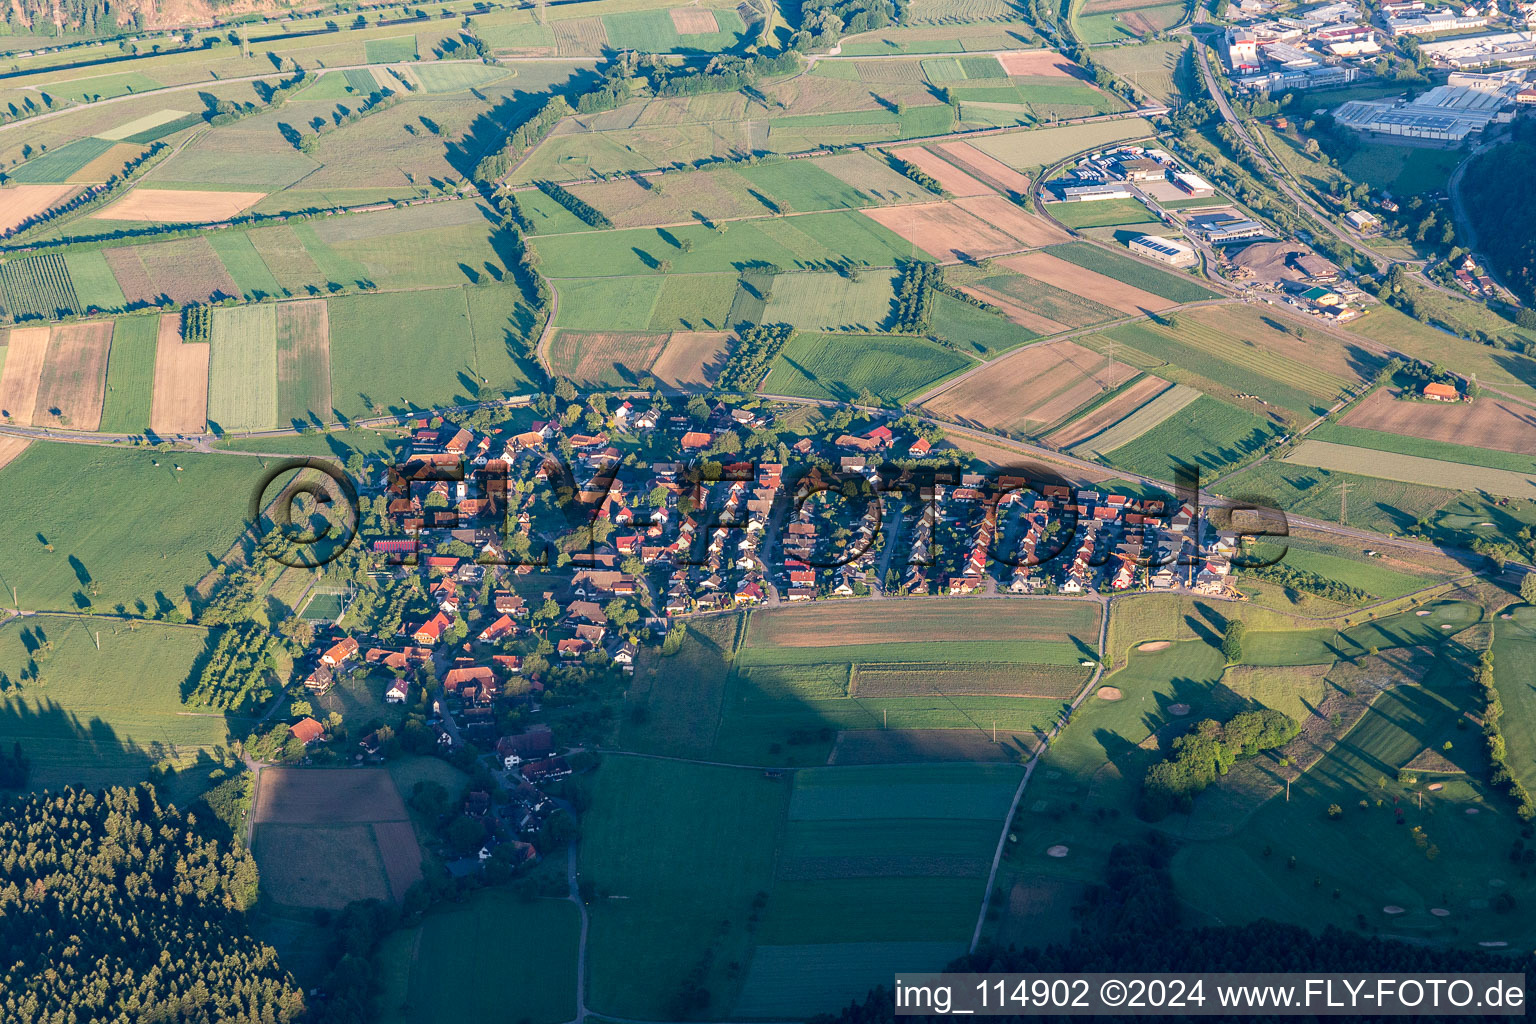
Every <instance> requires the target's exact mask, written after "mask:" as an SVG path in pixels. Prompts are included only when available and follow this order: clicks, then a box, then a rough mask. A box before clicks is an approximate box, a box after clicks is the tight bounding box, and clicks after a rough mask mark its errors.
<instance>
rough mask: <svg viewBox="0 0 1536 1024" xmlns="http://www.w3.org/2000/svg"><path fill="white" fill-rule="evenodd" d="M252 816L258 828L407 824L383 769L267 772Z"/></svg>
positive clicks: (263, 777) (404, 812) (263, 775)
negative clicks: (271, 826) (378, 822)
mask: <svg viewBox="0 0 1536 1024" xmlns="http://www.w3.org/2000/svg"><path fill="white" fill-rule="evenodd" d="M252 813H253V814H254V816H255V820H256V823H257V824H264V823H267V822H275V823H281V824H285V825H342V824H350V823H354V822H363V821H407V820H409V816H408V815H407V814H406V811H405V804H404V803H403V802H402V801H401V799H400V792H399V790H397V789H396V788H395V782H394V780H393V779H391V778H390V777H389V773H388V772H386V771H384V770H383V769H381V768H365V769H360V770H357V769H347V770H344V771H343V770H340V769H328V768H268V769H265V770H264V771H263V772H262V773H261V784H260V785H259V786H258V787H257V791H256V806H255V807H254V808H253V810H252Z"/></svg>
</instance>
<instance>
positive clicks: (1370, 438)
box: [1307, 421, 1536, 473]
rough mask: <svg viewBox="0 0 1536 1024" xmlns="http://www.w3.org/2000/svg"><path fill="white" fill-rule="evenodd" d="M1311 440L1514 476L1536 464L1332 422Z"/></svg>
mask: <svg viewBox="0 0 1536 1024" xmlns="http://www.w3.org/2000/svg"><path fill="white" fill-rule="evenodd" d="M1307 437H1308V438H1310V439H1312V440H1314V441H1331V442H1333V443H1335V444H1347V445H1351V446H1353V447H1356V448H1374V449H1375V450H1377V451H1383V452H1395V453H1397V454H1399V455H1412V456H1416V457H1418V458H1421V459H1437V460H1439V461H1441V462H1459V463H1463V464H1465V465H1468V466H1484V467H1486V468H1488V469H1503V470H1508V471H1509V472H1512V473H1528V472H1530V471H1531V469H1532V467H1533V464H1536V463H1533V461H1532V459H1531V457H1530V456H1529V455H1517V454H1516V453H1514V452H1505V451H1499V450H1497V449H1494V448H1473V447H1472V446H1470V445H1463V444H1454V443H1452V442H1449V441H1431V440H1429V439H1427V438H1422V437H1409V436H1406V435H1403V434H1389V433H1387V432H1386V431H1382V430H1369V429H1367V428H1365V427H1350V426H1346V425H1344V424H1342V423H1337V422H1332V421H1330V422H1328V423H1322V424H1319V425H1318V426H1317V427H1315V428H1313V429H1312V430H1309V431H1308V432H1307Z"/></svg>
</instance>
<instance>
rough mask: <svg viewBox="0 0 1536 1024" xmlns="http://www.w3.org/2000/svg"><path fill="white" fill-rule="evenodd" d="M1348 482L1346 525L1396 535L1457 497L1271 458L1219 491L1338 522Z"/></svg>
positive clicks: (1419, 486) (1452, 493)
mask: <svg viewBox="0 0 1536 1024" xmlns="http://www.w3.org/2000/svg"><path fill="white" fill-rule="evenodd" d="M1346 482H1347V483H1348V485H1349V495H1348V514H1349V525H1350V526H1358V527H1362V528H1364V529H1369V530H1383V531H1386V532H1389V533H1400V532H1402V531H1403V529H1405V528H1406V527H1408V526H1410V525H1412V524H1413V523H1414V522H1415V521H1417V520H1418V519H1420V518H1427V517H1430V516H1433V515H1434V514H1435V512H1436V511H1438V510H1439V509H1441V508H1443V507H1444V506H1446V505H1447V504H1448V503H1449V502H1451V501H1452V500H1453V499H1455V498H1456V496H1457V494H1456V492H1455V491H1452V490H1447V489H1446V488H1444V487H1432V486H1426V485H1422V484H1405V483H1399V482H1398V481H1395V480H1382V479H1379V478H1376V477H1369V476H1360V475H1359V474H1355V473H1338V472H1333V471H1331V470H1324V469H1313V468H1311V467H1307V466H1298V465H1293V464H1291V463H1285V462H1275V461H1273V460H1271V461H1269V462H1265V463H1263V464H1262V465H1258V466H1254V467H1252V468H1250V469H1246V470H1244V471H1243V472H1241V473H1239V474H1237V475H1236V476H1234V477H1232V478H1231V479H1230V480H1225V481H1223V482H1222V485H1221V491H1222V493H1224V494H1233V495H1253V496H1260V497H1262V499H1263V503H1264V504H1266V505H1268V506H1269V507H1271V508H1283V509H1285V510H1286V511H1287V512H1288V513H1291V514H1294V515H1298V516H1307V517H1310V518H1315V519H1326V520H1328V521H1330V522H1335V523H1336V522H1338V521H1339V517H1340V514H1341V512H1342V511H1343V509H1342V501H1341V499H1342V498H1343V493H1342V487H1343V485H1344V484H1345V483H1346ZM1515 528H1516V529H1518V527H1515Z"/></svg>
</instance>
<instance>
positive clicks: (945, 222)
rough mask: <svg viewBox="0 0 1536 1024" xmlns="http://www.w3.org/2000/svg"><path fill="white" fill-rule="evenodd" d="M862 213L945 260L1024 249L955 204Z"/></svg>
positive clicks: (911, 206)
mask: <svg viewBox="0 0 1536 1024" xmlns="http://www.w3.org/2000/svg"><path fill="white" fill-rule="evenodd" d="M1004 202H1006V200H1004ZM859 212H860V213H862V214H864V216H866V217H868V218H869V219H870V220H872V221H874V222H875V223H877V224H879V225H880V226H881V227H884V228H889V229H890V230H891V231H894V232H896V234H898V235H900V236H901V237H902V238H904V239H906V240H907V241H909V242H911V243H912V244H913V245H915V246H917V247H918V248H919V249H922V250H923V251H924V252H926V253H929V254H930V255H932V256H936V257H938V258H939V259H941V260H963V259H967V258H980V257H983V256H990V255H996V254H998V253H1004V252H1016V251H1017V250H1019V249H1020V248H1022V246H1021V245H1020V244H1019V241H1018V239H1016V238H1014V237H1013V236H1012V235H1010V234H1007V233H1006V232H1003V231H1001V230H999V229H998V228H995V227H993V226H992V225H990V224H987V223H985V222H983V221H980V220H977V219H976V218H975V217H973V216H971V215H970V214H969V213H966V212H965V211H964V210H962V209H961V208H960V207H959V206H957V205H956V204H955V203H953V202H948V201H946V202H941V203H916V204H913V205H910V206H877V207H872V208H870V209H866V210H860V211H859Z"/></svg>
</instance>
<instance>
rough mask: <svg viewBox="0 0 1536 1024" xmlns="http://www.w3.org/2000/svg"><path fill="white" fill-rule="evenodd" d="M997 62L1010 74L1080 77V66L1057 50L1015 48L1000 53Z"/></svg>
mask: <svg viewBox="0 0 1536 1024" xmlns="http://www.w3.org/2000/svg"><path fill="white" fill-rule="evenodd" d="M997 62H998V63H999V64H1001V65H1002V66H1003V70H1004V71H1005V72H1007V73H1008V74H1009V75H1019V76H1024V75H1042V76H1044V75H1058V76H1060V77H1062V78H1080V77H1082V76H1081V74H1080V73H1079V69H1078V66H1077V65H1076V64H1074V63H1072V62H1071V61H1070V60H1068V59H1067V58H1065V57H1063V56H1062V55H1061V54H1059V53H1057V52H1056V51H1055V50H1015V51H1014V52H1012V53H1000V54H998V55H997Z"/></svg>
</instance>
